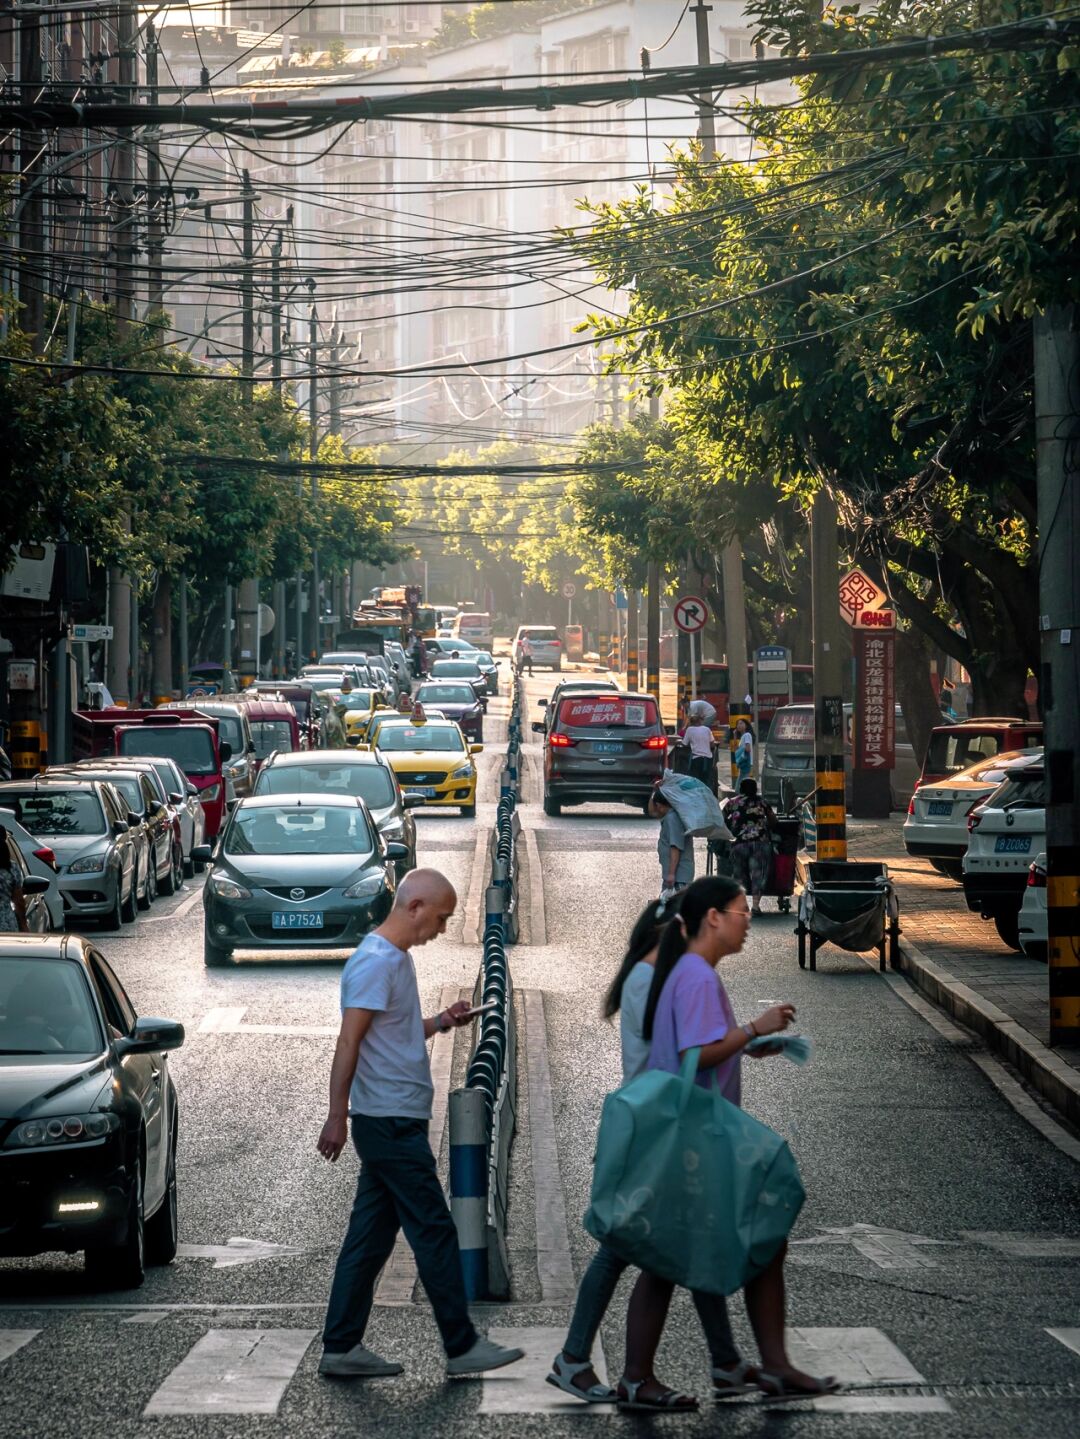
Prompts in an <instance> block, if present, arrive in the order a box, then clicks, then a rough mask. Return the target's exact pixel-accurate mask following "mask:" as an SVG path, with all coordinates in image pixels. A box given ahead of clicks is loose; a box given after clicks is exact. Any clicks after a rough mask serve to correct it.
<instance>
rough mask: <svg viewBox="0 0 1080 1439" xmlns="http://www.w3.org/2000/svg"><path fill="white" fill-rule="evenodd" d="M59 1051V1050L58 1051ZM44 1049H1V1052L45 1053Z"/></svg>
mask: <svg viewBox="0 0 1080 1439" xmlns="http://www.w3.org/2000/svg"><path fill="white" fill-rule="evenodd" d="M58 1052H59V1051H58ZM44 1053H45V1050H44V1049H0V1054H44Z"/></svg>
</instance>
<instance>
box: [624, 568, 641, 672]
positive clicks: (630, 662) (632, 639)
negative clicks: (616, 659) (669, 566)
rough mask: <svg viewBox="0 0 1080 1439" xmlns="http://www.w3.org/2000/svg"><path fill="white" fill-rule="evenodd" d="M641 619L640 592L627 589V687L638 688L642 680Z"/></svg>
mask: <svg viewBox="0 0 1080 1439" xmlns="http://www.w3.org/2000/svg"><path fill="white" fill-rule="evenodd" d="M640 627H641V621H640V620H639V618H638V592H637V590H631V589H628V590H627V591H626V688H627V689H628V690H636V689H637V688H638V685H639V684H640V682H641V676H640V674H639V673H638V669H639V666H638V644H639V643H640V640H639V630H640Z"/></svg>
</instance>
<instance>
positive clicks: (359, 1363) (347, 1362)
mask: <svg viewBox="0 0 1080 1439" xmlns="http://www.w3.org/2000/svg"><path fill="white" fill-rule="evenodd" d="M404 1372H405V1369H404V1365H402V1364H395V1363H394V1362H393V1361H392V1360H390V1359H383V1358H381V1357H380V1356H379V1355H378V1354H372V1352H371V1350H370V1349H365V1348H364V1346H363V1345H362V1344H354V1345H353V1347H352V1348H351V1349H347V1350H346V1351H345V1353H344V1354H327V1353H326V1352H325V1350H324V1351H323V1357H322V1358H321V1359H320V1360H319V1373H320V1374H324V1375H326V1377H327V1378H328V1379H382V1378H384V1377H389V1376H390V1375H391V1374H403V1373H404Z"/></svg>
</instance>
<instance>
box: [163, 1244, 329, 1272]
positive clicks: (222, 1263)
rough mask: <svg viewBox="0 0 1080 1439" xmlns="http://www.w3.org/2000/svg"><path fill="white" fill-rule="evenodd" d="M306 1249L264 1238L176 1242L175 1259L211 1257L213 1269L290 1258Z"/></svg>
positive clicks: (231, 1267) (232, 1267) (304, 1251)
mask: <svg viewBox="0 0 1080 1439" xmlns="http://www.w3.org/2000/svg"><path fill="white" fill-rule="evenodd" d="M304 1253H306V1250H304V1249H298V1248H297V1247H296V1246H295V1245H293V1244H271V1243H270V1241H269V1240H266V1239H228V1240H226V1242H225V1243H224V1244H178V1245H177V1247H176V1257H177V1259H212V1260H213V1261H214V1268H215V1269H236V1268H238V1267H239V1266H240V1265H241V1264H254V1263H255V1262H256V1261H257V1260H259V1259H290V1258H294V1257H295V1256H296V1255H298V1254H304Z"/></svg>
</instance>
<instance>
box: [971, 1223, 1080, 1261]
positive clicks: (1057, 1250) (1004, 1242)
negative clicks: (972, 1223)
mask: <svg viewBox="0 0 1080 1439" xmlns="http://www.w3.org/2000/svg"><path fill="white" fill-rule="evenodd" d="M960 1232H961V1234H963V1236H964V1238H965V1239H967V1240H969V1241H970V1242H971V1243H972V1244H983V1245H985V1246H986V1247H987V1248H989V1249H996V1250H997V1251H998V1253H999V1254H1005V1255H1007V1256H1008V1257H1009V1258H1010V1259H1080V1238H1077V1237H1075V1236H1070V1235H1067V1234H1012V1233H1010V1232H1009V1231H1007V1230H998V1229H962V1230H961V1231H960Z"/></svg>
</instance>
